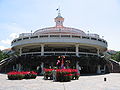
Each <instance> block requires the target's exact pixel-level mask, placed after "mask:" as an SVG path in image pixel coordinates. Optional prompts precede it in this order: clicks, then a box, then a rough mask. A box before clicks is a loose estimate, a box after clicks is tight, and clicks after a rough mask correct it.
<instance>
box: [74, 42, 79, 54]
mask: <svg viewBox="0 0 120 90" xmlns="http://www.w3.org/2000/svg"><path fill="white" fill-rule="evenodd" d="M75 48H76V56H79V53H78V52H79V44H76V45H75Z"/></svg>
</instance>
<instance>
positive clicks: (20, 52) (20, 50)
mask: <svg viewBox="0 0 120 90" xmlns="http://www.w3.org/2000/svg"><path fill="white" fill-rule="evenodd" d="M19 54H20V56H21V55H22V48H20V49H19Z"/></svg>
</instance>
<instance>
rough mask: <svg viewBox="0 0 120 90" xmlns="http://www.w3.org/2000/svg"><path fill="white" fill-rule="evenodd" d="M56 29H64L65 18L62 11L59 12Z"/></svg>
mask: <svg viewBox="0 0 120 90" xmlns="http://www.w3.org/2000/svg"><path fill="white" fill-rule="evenodd" d="M55 22H56V27H63V22H64V18H63V17H62V16H61V13H60V10H59V11H58V16H57V17H56V18H55Z"/></svg>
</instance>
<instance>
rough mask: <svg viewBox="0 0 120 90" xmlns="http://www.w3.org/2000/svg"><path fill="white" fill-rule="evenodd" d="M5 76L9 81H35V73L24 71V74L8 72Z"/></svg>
mask: <svg viewBox="0 0 120 90" xmlns="http://www.w3.org/2000/svg"><path fill="white" fill-rule="evenodd" d="M7 75H8V79H9V80H21V79H35V78H36V77H37V73H36V72H33V71H26V72H24V71H22V72H17V71H12V72H9V73H8V74H7Z"/></svg>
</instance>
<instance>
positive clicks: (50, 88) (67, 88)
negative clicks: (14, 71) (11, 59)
mask: <svg viewBox="0 0 120 90" xmlns="http://www.w3.org/2000/svg"><path fill="white" fill-rule="evenodd" d="M104 78H106V81H104ZM0 90H120V73H111V74H105V75H92V76H80V78H79V80H72V81H71V82H53V81H52V80H43V76H38V77H37V78H36V79H29V80H25V79H23V80H8V79H7V75H6V74H0Z"/></svg>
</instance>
